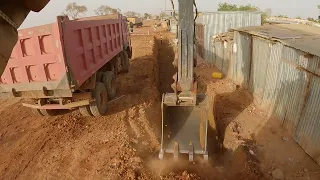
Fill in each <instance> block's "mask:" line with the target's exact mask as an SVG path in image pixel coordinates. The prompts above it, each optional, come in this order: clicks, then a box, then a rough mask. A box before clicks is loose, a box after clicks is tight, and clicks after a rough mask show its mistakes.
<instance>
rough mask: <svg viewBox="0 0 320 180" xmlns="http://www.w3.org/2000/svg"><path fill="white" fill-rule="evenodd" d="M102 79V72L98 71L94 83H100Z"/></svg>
mask: <svg viewBox="0 0 320 180" xmlns="http://www.w3.org/2000/svg"><path fill="white" fill-rule="evenodd" d="M102 77H103V72H101V71H98V72H97V78H96V82H102Z"/></svg>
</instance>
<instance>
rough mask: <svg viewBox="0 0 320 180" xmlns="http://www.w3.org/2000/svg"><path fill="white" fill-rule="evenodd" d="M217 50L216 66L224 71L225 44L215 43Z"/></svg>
mask: <svg viewBox="0 0 320 180" xmlns="http://www.w3.org/2000/svg"><path fill="white" fill-rule="evenodd" d="M214 48H215V56H216V57H215V63H214V64H215V66H216V67H217V68H218V69H219V70H221V71H222V67H223V58H224V46H223V42H215V43H214Z"/></svg>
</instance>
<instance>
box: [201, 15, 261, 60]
mask: <svg viewBox="0 0 320 180" xmlns="http://www.w3.org/2000/svg"><path fill="white" fill-rule="evenodd" d="M197 23H201V24H203V25H204V26H205V30H204V40H205V42H204V46H205V60H206V61H207V62H208V63H211V64H212V63H214V62H215V60H216V59H215V56H214V52H213V50H214V48H213V45H212V37H213V36H215V35H217V34H220V33H224V32H228V30H229V29H232V28H240V27H246V26H260V25H261V13H260V12H214V13H205V14H203V15H202V16H201V17H199V18H198V19H197Z"/></svg>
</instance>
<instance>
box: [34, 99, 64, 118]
mask: <svg viewBox="0 0 320 180" xmlns="http://www.w3.org/2000/svg"><path fill="white" fill-rule="evenodd" d="M38 104H39V105H41V106H42V105H46V104H47V101H46V99H40V100H39V101H38ZM33 112H34V114H36V115H38V116H39V115H40V116H55V115H57V114H58V110H55V109H34V110H33Z"/></svg>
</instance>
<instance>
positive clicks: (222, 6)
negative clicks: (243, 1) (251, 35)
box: [218, 2, 238, 11]
mask: <svg viewBox="0 0 320 180" xmlns="http://www.w3.org/2000/svg"><path fill="white" fill-rule="evenodd" d="M218 11H238V6H237V5H235V4H231V3H226V2H224V3H219V5H218Z"/></svg>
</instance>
